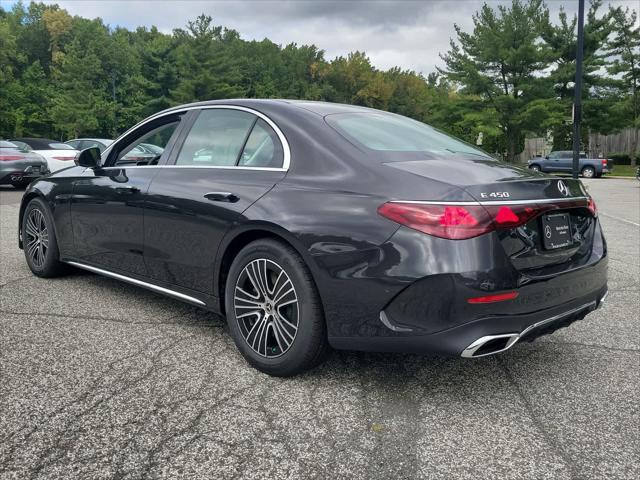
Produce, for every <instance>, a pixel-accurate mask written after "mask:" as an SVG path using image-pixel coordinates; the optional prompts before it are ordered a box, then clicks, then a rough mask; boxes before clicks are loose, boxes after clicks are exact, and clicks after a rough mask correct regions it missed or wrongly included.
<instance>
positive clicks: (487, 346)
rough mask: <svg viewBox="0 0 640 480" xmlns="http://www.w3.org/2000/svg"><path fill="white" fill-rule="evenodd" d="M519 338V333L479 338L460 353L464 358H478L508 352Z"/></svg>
mask: <svg viewBox="0 0 640 480" xmlns="http://www.w3.org/2000/svg"><path fill="white" fill-rule="evenodd" d="M519 338H520V334H519V333H504V334H501V335H487V336H485V337H480V338H479V339H477V340H476V341H475V342H473V343H472V344H471V345H469V346H468V347H467V348H465V349H464V350H463V351H462V357H464V358H479V357H486V356H487V355H494V354H496V353H500V352H504V351H505V350H509V349H510V348H511V347H512V346H513V345H514V344H515V343H516V342H517V341H518V339H519Z"/></svg>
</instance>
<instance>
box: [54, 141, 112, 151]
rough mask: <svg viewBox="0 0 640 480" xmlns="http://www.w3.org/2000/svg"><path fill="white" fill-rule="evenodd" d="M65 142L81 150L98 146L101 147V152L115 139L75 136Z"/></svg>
mask: <svg viewBox="0 0 640 480" xmlns="http://www.w3.org/2000/svg"><path fill="white" fill-rule="evenodd" d="M64 143H66V144H67V145H69V146H70V147H71V148H75V149H76V150H80V151H82V150H86V149H87V148H93V147H96V148H99V149H100V152H104V151H105V149H106V148H107V147H108V146H109V145H111V144H112V143H113V140H110V139H108V138H74V139H73V140H69V141H66V142H64Z"/></svg>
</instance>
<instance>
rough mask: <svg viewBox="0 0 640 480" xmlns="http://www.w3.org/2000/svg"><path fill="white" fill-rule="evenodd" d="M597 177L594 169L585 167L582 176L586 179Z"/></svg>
mask: <svg viewBox="0 0 640 480" xmlns="http://www.w3.org/2000/svg"><path fill="white" fill-rule="evenodd" d="M595 175H596V170H595V169H594V168H593V167H584V168H583V169H582V176H583V177H584V178H593V177H595Z"/></svg>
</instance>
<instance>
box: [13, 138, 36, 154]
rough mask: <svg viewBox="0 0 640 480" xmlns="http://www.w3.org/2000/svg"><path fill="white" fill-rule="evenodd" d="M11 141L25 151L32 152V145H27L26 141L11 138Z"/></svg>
mask: <svg viewBox="0 0 640 480" xmlns="http://www.w3.org/2000/svg"><path fill="white" fill-rule="evenodd" d="M10 143H13V144H14V145H15V146H16V147H18V148H19V149H20V150H22V151H24V152H30V151H31V147H30V146H29V145H27V144H26V143H24V142H19V141H18V140H11V142H10Z"/></svg>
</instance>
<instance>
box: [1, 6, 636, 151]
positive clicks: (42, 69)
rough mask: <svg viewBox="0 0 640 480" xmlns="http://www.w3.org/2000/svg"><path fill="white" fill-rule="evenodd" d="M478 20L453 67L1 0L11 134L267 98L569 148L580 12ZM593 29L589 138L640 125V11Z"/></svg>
mask: <svg viewBox="0 0 640 480" xmlns="http://www.w3.org/2000/svg"><path fill="white" fill-rule="evenodd" d="M473 25H474V27H473V30H472V31H469V32H466V31H463V30H462V29H461V28H460V27H459V26H457V25H456V26H455V38H453V39H452V40H451V45H450V48H449V50H448V51H447V52H444V53H442V54H441V58H442V60H443V64H444V66H443V67H442V68H439V69H437V71H435V72H431V73H429V74H427V75H426V76H425V75H422V74H420V73H416V72H414V71H411V70H405V69H401V68H398V67H395V68H391V69H388V70H381V69H378V68H376V67H375V66H374V65H373V64H372V63H371V61H370V59H369V58H368V57H367V55H366V53H365V52H358V51H356V52H352V53H349V54H348V55H346V56H339V57H337V58H334V59H327V58H326V56H325V53H324V51H323V50H321V49H320V48H319V47H317V46H315V45H298V44H296V43H290V44H288V45H286V46H281V45H278V44H275V43H274V42H272V41H270V40H268V39H264V40H261V41H256V40H252V41H248V40H244V39H243V38H241V36H240V33H239V32H237V31H236V30H233V29H230V28H225V27H224V26H218V25H215V23H214V22H213V19H212V18H211V17H210V16H207V15H204V14H203V15H200V16H199V17H197V18H196V19H194V20H193V21H189V22H188V24H187V25H186V26H185V28H178V29H175V30H173V32H172V33H170V34H168V33H163V32H161V31H159V30H158V29H157V28H156V27H150V28H147V27H143V26H141V27H138V28H136V29H135V30H129V29H126V28H122V27H116V28H111V27H109V26H108V25H105V23H104V22H103V21H102V20H101V19H99V18H96V19H88V18H82V17H79V16H71V15H70V14H69V13H68V12H67V11H66V10H64V9H61V8H60V7H58V6H57V5H45V4H42V3H37V2H32V3H29V4H28V5H25V4H24V3H22V2H19V3H17V4H15V5H14V6H13V7H12V8H11V9H10V10H4V9H2V8H1V7H0V138H2V137H12V136H44V137H52V138H56V139H67V138H74V137H79V136H94V137H111V138H113V137H115V136H117V135H118V133H121V132H122V131H123V130H125V129H126V128H128V127H130V126H131V125H133V124H135V123H136V122H138V121H139V120H141V119H142V118H144V117H146V116H148V115H150V114H152V113H154V112H157V111H159V110H162V109H164V108H167V107H170V106H173V105H177V104H181V103H187V102H192V101H198V100H208V99H219V98H237V97H260V98H292V99H310V100H326V101H331V102H342V103H352V104H358V105H364V106H369V107H373V108H379V109H383V110H388V111H392V112H396V113H400V114H402V115H406V116H409V117H412V118H415V119H417V120H420V121H424V122H426V123H429V124H431V125H433V126H435V127H438V128H440V129H443V130H445V131H447V132H450V133H452V134H454V135H457V136H459V137H461V138H464V139H466V140H467V141H470V142H472V143H477V142H478V140H479V139H480V138H481V139H482V146H483V148H485V149H486V150H488V151H490V152H495V153H497V154H499V155H502V156H503V157H504V158H506V159H507V160H511V161H512V160H513V159H514V157H515V156H516V155H517V153H518V152H520V151H521V150H522V148H523V145H524V138H525V136H526V135H546V134H547V132H551V133H552V136H553V146H554V149H570V148H571V124H570V122H571V108H572V101H573V95H574V92H573V85H574V83H573V82H574V73H575V51H576V18H575V17H569V16H568V15H567V14H566V12H564V11H563V10H561V11H560V13H559V15H558V18H551V15H550V12H549V9H548V7H547V6H546V5H545V4H544V3H543V1H542V0H513V1H512V3H511V5H509V6H505V5H499V6H497V7H496V8H494V7H492V6H490V5H487V4H485V5H484V6H483V7H482V8H481V9H480V11H478V12H476V13H475V14H474V16H473ZM584 31H585V44H584V45H585V47H584V82H583V85H584V86H583V92H582V93H583V111H584V118H583V120H584V123H583V125H584V126H585V127H586V128H583V131H584V132H585V138H586V135H587V134H588V131H589V130H591V131H594V132H598V133H603V134H608V133H612V132H616V131H619V130H621V129H623V128H628V127H636V128H638V127H640V98H639V92H638V88H639V87H640V28H639V27H638V24H637V12H636V11H634V10H632V9H629V8H628V7H627V8H622V7H616V8H614V7H611V6H603V4H602V1H601V0H593V1H591V3H590V6H589V9H588V12H587V15H586V20H585V28H584ZM416 40H417V41H418V40H419V39H416ZM634 138H635V142H634V144H633V145H632V148H631V152H628V153H629V154H631V156H632V157H634V155H633V153H634V152H636V151H637V149H638V134H637V130H636V134H635V137H634Z"/></svg>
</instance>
